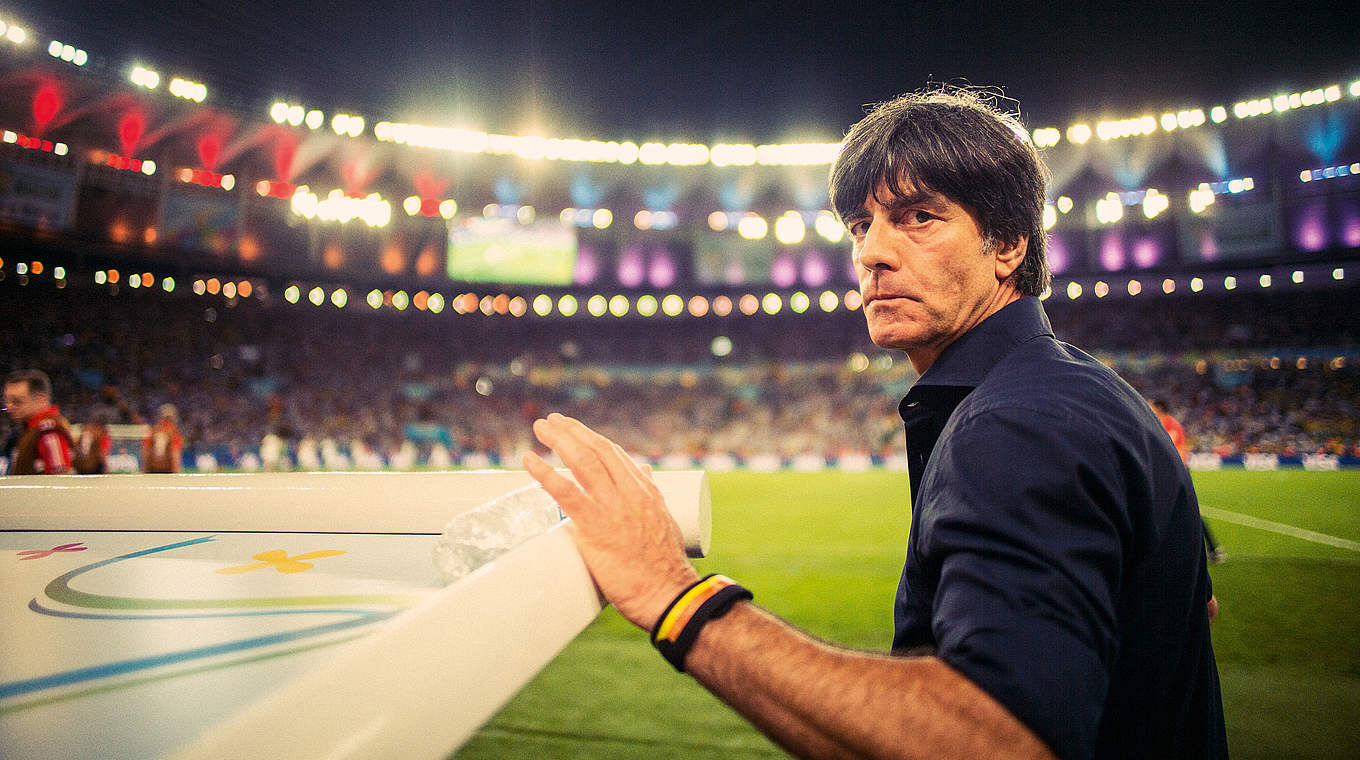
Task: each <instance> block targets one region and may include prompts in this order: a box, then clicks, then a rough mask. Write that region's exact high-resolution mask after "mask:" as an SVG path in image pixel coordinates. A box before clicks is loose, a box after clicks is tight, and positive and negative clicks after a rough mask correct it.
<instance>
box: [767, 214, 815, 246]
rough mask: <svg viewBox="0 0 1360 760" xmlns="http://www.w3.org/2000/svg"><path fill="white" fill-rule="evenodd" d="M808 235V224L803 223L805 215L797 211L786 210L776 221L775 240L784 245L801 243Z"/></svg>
mask: <svg viewBox="0 0 1360 760" xmlns="http://www.w3.org/2000/svg"><path fill="white" fill-rule="evenodd" d="M806 235H807V225H806V224H804V223H803V215H802V214H800V213H798V212H797V211H785V212H784V213H783V214H781V215H780V216H779V218H778V219H776V220H775V221H774V237H775V240H778V241H779V242H781V243H783V244H784V245H794V244H796V243H801V242H803V238H804V237H806Z"/></svg>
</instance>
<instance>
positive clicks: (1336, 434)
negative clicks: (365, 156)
mask: <svg viewBox="0 0 1360 760" xmlns="http://www.w3.org/2000/svg"><path fill="white" fill-rule="evenodd" d="M0 288H2V289H3V297H0V319H3V320H4V322H5V324H6V325H7V326H9V327H10V328H11V329H6V330H5V331H4V332H3V334H0V357H3V359H2V361H3V363H4V366H2V367H0V370H4V371H5V372H9V371H12V370H15V369H22V368H30V367H34V368H41V369H43V370H44V371H45V372H47V374H48V375H49V376H50V377H51V378H52V383H53V395H54V399H55V401H56V403H57V404H58V405H59V406H60V408H61V410H62V412H63V414H64V415H65V416H66V418H67V419H69V420H70V421H71V422H73V423H76V424H79V423H82V422H86V421H101V422H104V423H105V424H108V425H119V424H140V423H151V422H154V421H155V417H156V414H157V410H158V409H160V408H161V407H162V406H163V405H165V404H173V405H174V406H175V407H177V408H178V410H179V414H180V421H179V427H180V430H181V431H182V433H183V436H184V455H185V457H186V459H187V460H188V461H187V464H188V466H189V467H193V466H194V463H195V461H196V460H197V458H198V457H201V456H202V455H204V454H211V455H212V459H213V460H215V461H216V462H218V463H220V464H221V465H223V466H228V465H234V464H238V463H240V462H241V460H242V458H243V457H252V456H253V457H255V458H256V459H255V461H258V460H259V458H260V457H261V456H263V458H264V459H265V463H266V464H269V460H272V459H274V458H275V457H276V456H278V457H283V458H286V459H280V461H281V462H283V464H282V466H287V467H292V466H302V467H315V466H322V467H325V466H333V467H339V466H349V465H357V466H369V467H371V466H381V465H382V464H383V463H391V464H394V465H399V464H405V465H408V466H409V465H411V464H417V463H419V464H425V463H430V464H434V465H435V466H439V465H441V464H443V463H445V462H449V463H463V464H473V465H479V466H480V465H486V464H496V463H499V462H501V461H506V462H517V461H518V452H520V451H522V450H523V449H525V448H527V447H529V446H530V445H531V444H530V432H529V422H530V421H531V420H532V419H534V418H535V417H538V416H540V415H542V414H545V413H547V412H549V411H563V412H566V413H569V414H572V415H574V416H577V417H579V418H581V419H585V420H590V421H591V423H592V424H593V425H595V426H596V427H597V428H598V429H600V430H601V431H603V432H605V433H606V434H608V435H610V436H612V437H614V438H615V439H616V440H618V441H619V442H620V443H621V444H623V445H624V446H625V447H627V448H628V449H630V450H631V451H634V452H636V453H639V454H642V455H645V456H647V457H648V458H649V459H651V460H652V461H654V462H661V463H663V464H664V462H665V461H666V458H667V457H671V458H673V459H674V458H675V457H680V458H682V459H683V458H688V459H689V460H692V461H696V462H699V461H703V459H704V457H705V456H708V455H710V454H713V453H715V452H721V453H723V454H729V455H732V456H733V457H735V459H736V460H737V461H740V462H745V463H749V462H751V461H753V459H755V458H757V457H761V458H764V460H765V461H770V460H771V458H772V457H774V458H777V459H778V460H779V461H781V462H783V463H785V464H788V463H790V462H795V461H796V460H797V458H798V457H800V456H815V457H819V458H821V459H826V460H842V461H848V460H845V458H846V457H853V458H854V460H855V461H870V460H872V461H884V460H887V459H890V458H892V457H893V456H895V455H900V450H901V448H902V441H901V436H902V432H901V421H900V419H899V417H898V415H897V402H898V399H900V397H901V396H902V394H903V393H905V391H906V389H907V388H908V387H909V385H910V383H911V382H912V381H913V380H914V379H915V375H914V373H913V371H912V369H911V367H910V365H909V364H908V362H906V361H905V358H904V357H900V356H897V357H894V356H893V355H891V354H889V353H886V352H884V351H882V350H879V349H876V348H875V347H873V346H872V344H871V343H869V341H868V338H867V336H866V335H865V334H864V332H865V331H864V326H863V318H862V317H861V316H860V315H859V314H857V313H850V312H845V311H843V310H842V311H839V312H837V313H834V314H820V313H816V314H814V313H813V312H809V313H807V314H802V315H795V314H789V313H785V314H783V315H780V316H776V317H768V316H757V317H743V316H740V315H738V316H736V317H729V318H716V317H708V318H704V319H697V320H696V319H689V318H682V319H642V318H639V317H632V318H629V319H619V318H611V317H604V318H591V317H585V316H579V315H578V316H577V317H576V318H573V319H562V318H556V319H546V318H538V319H535V318H532V317H526V318H522V319H516V318H512V317H508V316H494V317H487V316H483V315H481V314H473V315H454V314H450V313H447V312H446V313H444V314H441V315H433V314H429V313H420V312H416V311H415V310H414V309H410V310H407V311H406V312H403V313H393V310H391V309H385V310H383V312H379V313H374V312H367V313H365V312H364V311H361V310H359V309H353V308H351V309H346V310H337V309H333V308H329V307H328V308H316V307H312V306H310V305H301V306H300V305H294V304H288V303H284V302H283V301H282V299H280V298H278V297H277V295H275V296H272V297H270V298H267V299H261V298H258V297H255V298H247V299H232V300H226V299H223V298H220V297H217V298H208V297H199V296H192V295H168V294H165V293H163V292H147V291H132V290H127V289H124V290H122V291H121V292H119V293H117V294H116V295H113V294H111V292H110V290H109V289H108V288H98V289H96V288H77V287H68V288H64V289H56V288H52V287H50V286H38V285H33V286H19V285H17V284H16V283H14V282H13V281H9V282H3V283H0ZM1352 300H1353V299H1352V294H1350V293H1349V292H1348V291H1347V290H1332V291H1311V292H1305V293H1292V294H1274V295H1270V296H1262V295H1247V294H1241V295H1237V294H1225V295H1220V296H1197V297H1177V298H1146V299H1121V300H1118V301H1105V302H1098V301H1094V300H1088V301H1086V302H1067V301H1062V302H1059V301H1058V299H1049V302H1048V304H1047V309H1048V311H1049V313H1050V316H1051V317H1052V321H1053V323H1054V328H1055V331H1056V332H1057V334H1058V336H1059V337H1060V338H1062V339H1065V340H1069V341H1071V342H1073V343H1075V344H1077V345H1078V346H1081V347H1083V348H1086V349H1088V350H1090V351H1092V352H1093V353H1095V354H1096V355H1097V356H1098V357H1100V358H1101V359H1102V360H1104V361H1106V363H1108V364H1110V365H1111V366H1113V367H1115V368H1116V369H1117V370H1118V371H1119V372H1120V373H1121V374H1122V375H1123V376H1124V377H1125V378H1126V379H1127V380H1129V381H1130V382H1131V383H1132V384H1133V385H1134V386H1135V388H1137V389H1138V390H1139V391H1140V392H1142V393H1143V394H1144V395H1145V396H1147V397H1149V398H1159V399H1161V400H1163V401H1165V402H1166V403H1167V405H1168V406H1169V408H1170V410H1171V412H1172V414H1173V415H1174V416H1176V417H1178V418H1179V419H1180V420H1181V421H1182V422H1183V424H1184V426H1185V428H1186V432H1187V436H1188V439H1189V444H1190V446H1191V448H1192V450H1193V451H1196V452H1212V453H1214V454H1217V455H1219V456H1221V457H1225V458H1233V457H1240V456H1242V455H1244V454H1249V453H1255V452H1261V453H1269V454H1275V455H1278V456H1280V457H1281V458H1283V459H1285V460H1290V459H1292V458H1295V457H1299V456H1302V455H1305V454H1312V453H1318V452H1326V453H1330V454H1335V455H1337V456H1339V457H1343V458H1346V459H1351V458H1360V428H1357V424H1356V421H1357V420H1360V368H1357V366H1356V364H1357V363H1360V358H1357V357H1360V336H1357V334H1356V332H1355V324H1356V323H1355V320H1354V319H1353V318H1352V316H1353V310H1354V306H1353V304H1352ZM720 336H721V338H722V339H726V340H728V341H730V344H731V352H730V354H726V355H724V356H717V355H715V352H714V350H713V347H714V340H715V338H719V337H720ZM720 342H721V339H720ZM1348 357H1350V359H1349V361H1348ZM5 424H10V423H9V422H8V421H6V423H5ZM6 432H7V431H4V430H0V433H6ZM270 434H272V435H270ZM266 436H269V440H268V441H267V442H266ZM262 442H264V445H263V448H262ZM129 448H130V449H131V447H129ZM441 451H442V452H445V453H436V452H441ZM379 457H380V459H379ZM431 457H433V459H432V458H431ZM445 457H447V459H445ZM512 457H513V458H512ZM210 461H211V460H210Z"/></svg>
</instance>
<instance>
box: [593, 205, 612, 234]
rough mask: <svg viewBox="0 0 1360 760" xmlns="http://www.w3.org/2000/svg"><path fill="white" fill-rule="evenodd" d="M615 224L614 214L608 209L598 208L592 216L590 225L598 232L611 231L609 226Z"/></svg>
mask: <svg viewBox="0 0 1360 760" xmlns="http://www.w3.org/2000/svg"><path fill="white" fill-rule="evenodd" d="M613 223H614V212H613V211H610V210H609V209H607V208H597V209H595V211H594V213H592V214H591V215H590V224H591V226H593V227H594V228H595V229H597V230H606V229H609V225H611V224H613Z"/></svg>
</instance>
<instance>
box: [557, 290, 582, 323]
mask: <svg viewBox="0 0 1360 760" xmlns="http://www.w3.org/2000/svg"><path fill="white" fill-rule="evenodd" d="M576 309H577V303H576V296H574V295H572V294H570V293H567V294H566V295H564V296H562V297H561V298H558V299H557V313H558V314H561V315H562V316H564V317H570V316H572V315H574V314H576Z"/></svg>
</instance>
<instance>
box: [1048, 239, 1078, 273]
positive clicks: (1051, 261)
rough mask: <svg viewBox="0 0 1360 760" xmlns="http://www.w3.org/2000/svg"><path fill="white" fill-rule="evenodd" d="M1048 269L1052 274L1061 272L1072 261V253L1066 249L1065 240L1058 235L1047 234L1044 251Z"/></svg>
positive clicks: (1065, 269)
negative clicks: (1046, 244) (1046, 243)
mask: <svg viewBox="0 0 1360 760" xmlns="http://www.w3.org/2000/svg"><path fill="white" fill-rule="evenodd" d="M1045 255H1046V257H1047V258H1048V269H1049V271H1050V272H1052V273H1053V274H1062V273H1063V272H1066V271H1067V267H1068V266H1069V265H1071V263H1072V253H1071V252H1070V251H1068V250H1067V241H1066V240H1064V239H1063V238H1062V237H1060V236H1058V235H1049V237H1048V246H1047V250H1046V251H1045Z"/></svg>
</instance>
